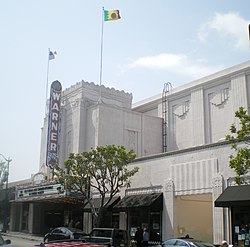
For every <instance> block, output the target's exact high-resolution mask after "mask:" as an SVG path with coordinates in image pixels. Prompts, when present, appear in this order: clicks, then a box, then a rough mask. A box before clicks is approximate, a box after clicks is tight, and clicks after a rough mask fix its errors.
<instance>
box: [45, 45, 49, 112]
mask: <svg viewBox="0 0 250 247" xmlns="http://www.w3.org/2000/svg"><path fill="white" fill-rule="evenodd" d="M49 56H50V48H49V53H48V64H47V81H46V96H45V97H46V99H45V114H46V113H47V100H48V85H49Z"/></svg>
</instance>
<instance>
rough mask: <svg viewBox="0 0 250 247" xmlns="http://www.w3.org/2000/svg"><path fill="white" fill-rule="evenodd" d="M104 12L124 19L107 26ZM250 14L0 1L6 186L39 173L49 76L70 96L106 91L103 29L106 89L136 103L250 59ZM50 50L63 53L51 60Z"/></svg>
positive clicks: (224, 5) (238, 4)
mask: <svg viewBox="0 0 250 247" xmlns="http://www.w3.org/2000/svg"><path fill="white" fill-rule="evenodd" d="M103 7H104V9H105V10H119V11H120V16H121V19H120V20H117V21H107V22H104V23H103V19H102V9H103ZM249 9H250V1H249V0H237V1H236V0H210V1H197V0H137V1H135V0H126V1H121V0H102V1H100V0H53V1H51V0H36V1H34V0H2V1H0V30H1V36H0V37H1V39H0V51H1V58H0V117H1V120H0V154H2V155H4V157H5V158H7V159H8V158H10V159H11V160H12V161H11V162H10V175H9V181H10V182H13V181H19V180H22V179H28V178H30V177H31V174H35V173H37V172H38V171H39V159H40V142H41V128H42V127H43V121H44V117H45V101H46V95H47V93H46V91H47V90H46V88H47V76H48V85H50V84H51V82H53V81H54V80H59V81H60V82H61V84H62V87H63V90H64V89H66V88H69V87H70V86H72V85H74V84H76V83H77V82H80V81H82V80H84V81H86V82H94V83H96V84H97V85H98V84H100V64H101V37H102V35H101V34H102V30H103V50H102V81H101V83H102V85H104V86H106V87H109V88H115V89H117V90H124V91H125V92H128V93H132V95H133V103H136V102H138V101H141V100H143V99H146V98H149V97H152V96H155V95H158V94H161V93H162V91H163V88H164V84H165V83H167V82H170V83H171V85H172V87H173V88H176V87H178V86H181V85H183V84H186V83H188V82H191V81H193V80H196V79H199V78H201V77H204V76H207V75H210V74H213V73H215V72H217V71H220V70H222V69H224V68H228V67H231V66H234V65H237V64H240V63H243V62H246V61H248V60H249V59H250V48H249V38H248V25H249V24H250V12H249ZM102 24H103V29H102ZM49 49H50V50H51V51H53V52H54V51H56V52H57V56H56V58H55V59H53V60H50V61H49V63H48V51H49ZM48 65H49V73H47V71H48V70H47V69H48ZM1 160H2V161H4V159H3V157H2V156H0V161H1Z"/></svg>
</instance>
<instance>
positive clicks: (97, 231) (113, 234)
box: [85, 228, 131, 247]
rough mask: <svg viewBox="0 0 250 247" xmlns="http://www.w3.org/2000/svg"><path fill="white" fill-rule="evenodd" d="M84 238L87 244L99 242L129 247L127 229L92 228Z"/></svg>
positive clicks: (111, 245) (112, 245)
mask: <svg viewBox="0 0 250 247" xmlns="http://www.w3.org/2000/svg"><path fill="white" fill-rule="evenodd" d="M85 240H86V242H87V243H89V244H101V245H106V246H110V247H130V246H131V241H130V235H129V233H128V231H127V230H123V229H117V228H94V229H93V230H92V231H91V233H90V235H89V236H88V237H85Z"/></svg>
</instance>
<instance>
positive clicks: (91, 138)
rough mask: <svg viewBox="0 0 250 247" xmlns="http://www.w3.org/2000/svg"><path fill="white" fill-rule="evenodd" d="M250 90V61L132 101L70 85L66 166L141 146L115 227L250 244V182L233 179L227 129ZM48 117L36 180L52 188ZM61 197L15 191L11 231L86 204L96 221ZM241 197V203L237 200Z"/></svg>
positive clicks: (87, 225)
mask: <svg viewBox="0 0 250 247" xmlns="http://www.w3.org/2000/svg"><path fill="white" fill-rule="evenodd" d="M62 84H63V83H62ZM249 88H250V61H248V62H245V63H242V64H239V65H236V66H234V67H231V68H228V69H225V70H222V71H219V72H217V73H215V74H212V75H209V76H207V77H204V78H201V79H199V80H196V81H193V82H190V83H187V84H185V85H183V86H181V87H178V88H172V87H171V85H170V84H169V83H167V84H165V85H164V90H163V92H162V93H160V94H159V95H156V96H153V97H151V98H149V99H145V100H143V101H141V102H137V103H135V104H133V105H132V95H131V94H129V93H125V92H123V91H117V90H115V89H110V88H106V87H104V86H101V87H100V86H98V85H95V84H94V83H88V82H84V81H82V82H79V83H77V84H76V85H73V86H72V87H70V88H68V89H65V90H63V91H62V96H61V109H60V113H61V115H60V139H59V140H60V142H59V157H58V158H59V164H61V165H62V164H63V161H64V160H66V159H67V157H68V155H69V153H72V152H73V153H80V152H83V151H89V150H90V149H91V147H96V146H100V145H107V144H116V145H123V146H125V147H126V149H127V150H130V149H133V150H134V151H135V153H136V155H137V158H136V160H135V161H134V162H133V163H131V164H129V167H131V168H132V167H134V166H137V167H139V172H138V173H137V174H136V175H135V176H134V177H133V178H132V179H131V187H130V188H126V189H124V190H122V191H121V192H120V194H119V195H117V198H116V199H115V201H113V203H112V205H110V218H108V219H109V222H110V224H111V226H119V227H121V228H125V229H128V230H130V232H131V235H133V234H134V231H135V228H136V226H137V225H141V226H142V227H147V228H148V229H149V231H150V236H151V239H152V240H155V241H157V240H165V239H167V238H169V237H173V236H185V235H187V234H188V235H189V236H191V237H193V238H199V239H202V240H206V241H209V242H211V243H214V244H220V243H221V241H222V240H223V239H226V240H227V241H228V242H231V243H233V242H236V241H241V242H239V243H241V244H242V243H244V244H245V245H247V243H248V238H249V234H246V232H247V230H248V228H246V225H247V224H248V223H250V222H249V209H248V204H247V202H249V201H250V200H249V199H250V198H249V193H247V192H246V191H247V190H246V189H245V188H246V187H241V186H235V184H234V183H233V177H234V171H233V170H231V169H230V168H229V167H228V164H229V155H230V154H231V153H232V150H231V145H230V143H228V142H227V141H225V135H226V134H228V133H229V128H230V125H231V124H232V123H233V122H234V121H235V117H234V113H235V111H236V110H238V108H239V107H241V106H243V107H244V108H245V109H249V108H248V106H249V100H250V89H249ZM48 122H49V121H48V115H46V117H45V120H44V126H43V128H42V135H41V158H40V168H39V173H38V174H37V178H36V177H35V178H34V179H33V185H31V186H30V188H29V190H32V191H33V192H34V193H36V192H37V191H39V188H40V190H41V191H44V192H45V189H44V188H42V186H44V184H46V183H47V184H50V183H52V182H53V181H51V180H50V179H51V174H50V168H49V167H48V166H46V152H47V137H48ZM39 175H40V177H39ZM39 186H40V187H39ZM49 186H52V185H49ZM49 186H47V187H49ZM57 186H60V185H57ZM35 187H37V190H36V191H34V190H33V189H34V188H35ZM38 187H39V188H38ZM53 189H54V190H56V188H53ZM20 190H21V188H20V189H19V190H18V192H19V194H18V195H20ZM48 190H49V189H48ZM228 190H230V193H228V192H226V191H228ZM235 190H237V191H238V192H239V191H240V192H239V193H235V192H234V191H235ZM232 191H233V192H232ZM44 192H43V193H44ZM93 193H94V192H93ZM237 194H241V195H242V197H241V198H238V197H237V196H235V195H237ZM228 195H229V196H228ZM56 197H60V195H59V194H58V193H54V192H52V190H51V191H50V192H49V191H48V194H47V195H46V196H45V195H44V194H43V195H42V196H39V195H37V194H36V195H32V194H29V195H28V196H26V197H25V196H22V198H20V197H19V198H18V197H17V196H16V201H15V202H13V203H12V204H11V210H12V211H11V215H12V219H11V225H10V227H11V230H18V231H19V230H22V229H23V228H22V227H21V225H22V224H24V225H25V224H26V225H25V229H26V231H29V232H31V233H36V232H38V231H39V230H40V229H43V230H45V229H46V227H48V226H49V222H47V221H46V217H47V216H46V215H50V216H51V215H53V214H54V216H53V217H55V219H56V218H57V216H56V213H60V217H58V218H60V219H63V221H65V220H67V219H69V218H70V217H72V215H76V216H77V217H81V213H82V211H83V216H82V220H83V228H84V230H85V231H87V232H88V231H89V230H90V229H91V227H92V223H91V212H90V210H89V209H88V206H87V205H84V206H79V204H78V202H77V203H76V204H72V203H71V204H70V203H69V201H67V200H71V199H69V198H68V199H65V197H64V195H61V197H62V198H64V199H62V198H61V200H59V199H58V198H56ZM221 197H224V199H223V198H221ZM95 199H96V200H98V198H97V197H96V198H95ZM230 199H231V200H230ZM72 200H73V199H72ZM58 201H59V204H58V203H57V204H56V203H55V202H58ZM231 201H234V203H232V202H231ZM239 203H240V205H241V208H237V207H236V206H237V205H239ZM52 205H53V206H52ZM56 205H58V206H56ZM73 205H77V206H73ZM56 207H58V208H56ZM59 208H60V210H59ZM79 209H81V210H82V211H81V210H79ZM59 211H60V212H59ZM25 215H26V220H23V219H24V218H25ZM246 215H247V217H245V216H246ZM14 216H16V217H19V220H18V221H15V220H14ZM50 216H48V218H49V219H52V218H51V217H52V216H51V217H50ZM27 217H28V219H27ZM38 217H40V219H41V220H40V221H37V218H38ZM35 218H36V222H35V220H34V219H35ZM243 219H244V220H243ZM14 221H15V224H14ZM243 221H245V222H243ZM247 221H248V222H247ZM23 222H25V223H23ZM53 222H56V220H54V221H53ZM62 223H64V222H58V224H62ZM243 228H244V229H243ZM243 230H244V231H245V235H244V233H243Z"/></svg>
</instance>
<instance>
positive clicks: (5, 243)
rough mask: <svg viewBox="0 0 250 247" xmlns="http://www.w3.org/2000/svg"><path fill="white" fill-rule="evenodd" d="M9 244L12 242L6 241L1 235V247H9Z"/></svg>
mask: <svg viewBox="0 0 250 247" xmlns="http://www.w3.org/2000/svg"><path fill="white" fill-rule="evenodd" d="M9 244H11V241H10V240H9V239H8V240H4V239H3V237H2V236H1V235H0V246H8V245H9Z"/></svg>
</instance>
